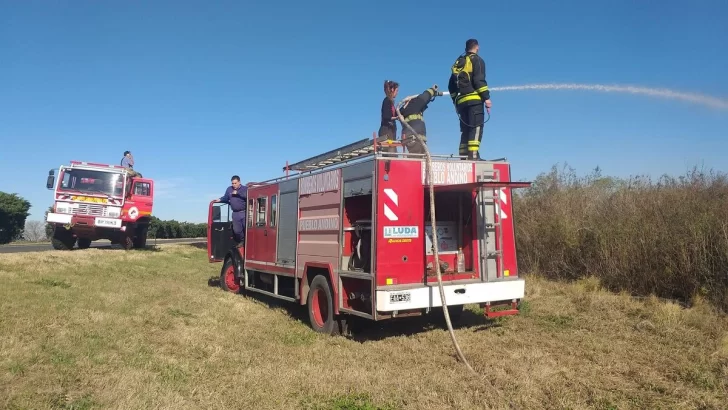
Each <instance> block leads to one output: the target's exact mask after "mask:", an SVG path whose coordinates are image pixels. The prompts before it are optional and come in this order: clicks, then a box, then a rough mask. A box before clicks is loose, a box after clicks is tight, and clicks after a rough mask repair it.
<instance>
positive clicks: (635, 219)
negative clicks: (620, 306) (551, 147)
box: [513, 166, 728, 311]
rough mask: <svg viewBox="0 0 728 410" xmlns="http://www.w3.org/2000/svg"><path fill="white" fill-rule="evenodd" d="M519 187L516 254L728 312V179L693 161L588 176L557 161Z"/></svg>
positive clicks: (560, 275)
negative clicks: (660, 169) (670, 171)
mask: <svg viewBox="0 0 728 410" xmlns="http://www.w3.org/2000/svg"><path fill="white" fill-rule="evenodd" d="M517 191H521V192H520V193H519V192H514V200H513V203H514V207H515V210H514V212H515V213H516V218H517V224H516V238H517V246H518V252H519V255H518V260H519V264H520V267H521V269H522V270H523V271H524V272H527V273H538V274H541V275H544V276H546V277H549V278H553V279H566V280H572V279H577V278H581V277H586V276H594V277H597V278H599V279H600V281H601V283H602V285H603V286H605V287H607V288H609V289H612V290H617V291H622V290H625V291H628V292H630V293H632V294H633V295H649V294H655V295H657V296H660V297H664V298H670V299H676V300H680V301H683V302H686V303H690V302H691V301H692V300H693V299H694V298H695V297H696V296H703V297H706V298H707V299H709V300H710V301H711V302H713V303H714V304H715V305H716V306H718V307H720V308H721V309H722V310H724V311H727V310H728V178H727V177H726V175H725V174H722V173H716V172H713V171H710V172H703V171H700V170H698V169H693V170H691V171H689V172H687V173H686V174H685V175H683V176H680V177H677V178H675V177H670V176H667V175H664V176H662V177H660V178H659V179H658V180H657V181H656V182H654V181H652V180H651V179H650V178H649V177H645V176H637V177H631V178H628V179H620V178H613V177H604V176H602V175H601V172H600V170H599V169H598V168H597V169H596V170H594V172H592V173H591V174H589V175H587V176H585V177H577V175H576V174H575V172H574V170H573V169H572V168H569V167H568V166H564V167H563V168H562V169H561V170H559V168H558V167H557V166H554V167H553V168H552V169H551V171H550V172H548V173H543V174H541V175H539V176H538V177H537V178H536V179H535V181H534V183H533V186H532V187H531V188H528V189H524V190H517Z"/></svg>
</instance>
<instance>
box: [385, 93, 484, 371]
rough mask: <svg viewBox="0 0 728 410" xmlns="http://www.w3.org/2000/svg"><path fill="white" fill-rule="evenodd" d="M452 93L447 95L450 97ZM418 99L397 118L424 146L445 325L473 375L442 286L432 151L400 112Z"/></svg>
mask: <svg viewBox="0 0 728 410" xmlns="http://www.w3.org/2000/svg"><path fill="white" fill-rule="evenodd" d="M434 88H435V91H436V92H437V86H435V87H434ZM445 94H446V93H439V92H438V95H445ZM449 94H450V93H447V95H449ZM415 97H417V96H416V95H413V96H409V97H406V98H404V99H403V100H402V101H401V102H400V103H399V104H398V105H397V107H396V110H397V118H398V119H399V121H400V122H401V123H402V126H403V127H407V129H408V130H410V132H412V134H413V135H414V136H415V138H417V139H419V142H420V144H422V147H423V149H424V151H425V161H426V163H427V175H428V185H429V188H430V220H431V223H432V245H433V253H434V257H435V261H434V267H435V272H436V273H437V284H438V287H439V288H440V300H441V301H442V311H443V313H444V315H445V323H446V324H447V329H448V331H449V332H450V339H451V340H452V344H453V346H454V347H455V352H456V353H457V356H458V358H459V359H460V361H462V362H463V363H465V366H466V367H467V368H468V370H470V371H471V372H472V373H473V374H477V373H475V370H473V368H472V367H471V366H470V363H468V361H467V359H465V355H463V351H462V350H461V349H460V345H459V344H458V341H457V339H456V338H455V331H453V328H452V322H451V321H450V313H449V312H448V310H447V303H446V302H445V289H444V288H443V286H442V275H441V274H440V255H439V252H438V245H437V244H438V240H437V224H436V222H435V221H436V220H437V218H436V217H435V186H434V182H433V175H432V157H431V156H430V150H429V149H428V148H427V144H426V143H425V140H424V138H422V136H421V135H420V134H419V133H417V132H416V131H415V130H414V129H412V127H410V125H409V124H408V123H407V122H406V121H405V120H404V117H403V116H402V113H401V112H400V111H399V110H400V108H402V107H404V106H405V105H407V103H408V102H409V101H410V100H411V99H412V98H415Z"/></svg>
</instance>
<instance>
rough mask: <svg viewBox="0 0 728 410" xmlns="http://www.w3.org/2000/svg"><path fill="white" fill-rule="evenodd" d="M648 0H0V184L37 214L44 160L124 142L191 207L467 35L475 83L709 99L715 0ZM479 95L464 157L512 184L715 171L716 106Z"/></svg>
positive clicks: (114, 157)
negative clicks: (482, 75)
mask: <svg viewBox="0 0 728 410" xmlns="http://www.w3.org/2000/svg"><path fill="white" fill-rule="evenodd" d="M146 3H154V4H146ZM649 3H650V4H648V2H634V1H610V2H584V1H566V0H561V1H555V2H541V1H530V2H490V1H489V2H481V1H475V2H471V3H470V5H469V6H467V10H469V11H468V14H466V15H457V14H453V13H456V12H458V11H459V10H463V8H461V7H460V6H458V7H454V6H452V5H450V6H449V5H448V4H454V3H452V2H444V1H440V2H423V1H418V2H414V1H388V2H384V1H381V2H378V1H367V2H343V1H318V2H316V1H312V2H301V1H276V2H255V3H254V2H243V1H227V2H202V1H197V2H191V1H155V2H139V1H137V2H99V1H72V2H70V1H66V2H62V1H32V2H31V1H0V141H1V143H0V191H5V192H15V193H18V194H20V195H21V196H23V197H25V198H27V199H28V200H30V201H31V203H32V205H33V207H32V209H31V217H30V219H42V218H43V212H44V210H45V209H46V208H47V207H48V205H50V204H51V201H52V195H51V193H50V191H48V190H46V189H45V177H46V175H47V172H48V170H49V169H51V168H57V167H58V166H59V165H61V164H65V163H68V161H69V160H71V159H78V160H87V161H98V162H108V163H118V161H119V160H120V158H121V155H122V153H123V151H124V150H127V149H128V150H131V151H132V152H133V153H134V156H135V160H136V168H137V169H138V170H139V171H140V172H142V173H143V174H144V175H145V176H149V177H152V178H154V179H155V180H156V181H157V189H158V191H157V192H158V196H157V201H156V202H155V214H156V215H157V216H158V217H160V218H163V219H172V218H174V219H177V220H188V221H196V222H199V221H204V220H205V218H206V212H207V203H208V202H209V201H210V200H211V199H214V198H215V197H219V196H220V195H222V194H223V192H224V190H225V188H226V186H227V185H228V184H229V181H230V176H231V175H233V174H239V175H240V176H241V177H242V179H243V180H244V182H245V181H249V180H262V179H267V178H271V177H276V176H279V175H280V170H281V167H283V165H284V164H285V161H286V160H289V161H291V162H294V161H297V160H301V159H303V158H305V157H308V156H311V155H315V154H318V153H320V152H323V151H326V150H329V149H333V148H335V147H337V146H340V145H344V144H346V143H349V142H353V141H355V140H358V139H360V138H365V137H371V135H372V132H373V131H376V130H377V129H378V123H379V110H380V104H381V100H382V98H383V91H382V82H383V81H384V80H385V79H394V80H396V81H398V82H399V83H400V84H401V88H400V97H404V96H406V95H410V94H414V93H419V92H421V91H423V90H424V89H425V88H427V87H428V86H430V85H432V84H433V83H437V84H439V85H440V86H441V87H443V88H445V87H446V86H447V80H448V75H449V68H450V65H451V63H452V62H453V61H454V59H455V58H456V57H457V56H458V55H459V54H460V53H461V52H462V49H463V46H464V42H465V40H466V39H468V38H470V37H475V38H477V39H478V40H479V41H480V44H481V55H482V56H483V58H484V59H485V61H486V64H487V79H488V82H489V84H490V85H491V86H507V85H518V84H528V83H544V82H549V83H551V82H554V83H556V82H569V83H602V84H624V85H640V86H649V87H658V88H674V89H676V90H679V91H693V92H700V93H706V94H710V95H713V96H716V97H719V98H724V99H726V98H728V80H727V79H726V78H727V77H726V73H728V41H726V40H727V39H728V25H726V24H725V22H726V21H728V3H726V2H725V1H717V0H716V1H695V2H693V3H692V4H690V3H687V2H684V1H680V2H678V1H674V0H671V1H662V2H649ZM430 4H436V5H430ZM457 4H458V5H460V4H464V3H457ZM464 21H471V22H472V23H471V24H469V25H467V26H464V25H458V23H461V22H464ZM492 101H493V109H492V111H491V114H492V117H491V120H490V122H488V124H487V125H486V128H485V134H484V138H483V139H484V142H483V150H482V154H481V155H483V156H484V157H486V158H497V157H503V156H505V157H508V158H509V160H511V161H512V168H513V171H514V174H515V175H514V177H515V178H516V179H524V178H525V179H531V178H533V177H535V176H536V175H537V174H538V173H539V172H542V171H547V170H548V169H549V168H550V167H551V166H552V165H553V164H555V163H559V162H561V163H562V162H568V163H569V164H570V165H572V166H574V167H576V169H577V171H578V172H580V173H587V172H589V171H590V170H591V169H593V168H594V167H595V166H600V167H601V168H602V169H603V171H604V173H606V174H611V175H617V176H628V175H630V174H638V173H649V174H651V175H653V176H657V175H659V174H662V173H671V174H680V173H683V172H685V171H686V170H687V169H688V168H690V167H692V166H693V165H703V166H706V167H712V168H717V169H720V170H723V171H727V170H728V169H727V168H728V166H727V165H728V138H727V137H728V135H727V134H728V132H727V131H728V111H725V110H724V111H720V110H718V109H712V108H708V107H704V106H700V105H696V104H690V103H685V102H679V101H670V100H662V99H657V98H651V97H643V96H635V95H626V94H624V95H620V94H604V93H589V92H584V91H576V92H572V91H557V92H554V91H528V92H493V95H492ZM426 119H427V126H428V140H429V142H430V146H431V149H432V151H433V152H438V153H448V154H449V153H455V152H457V145H458V138H459V137H458V120H457V117H456V116H455V115H454V113H453V110H452V105H451V103H450V101H449V100H448V99H447V97H445V98H444V99H440V100H436V101H435V102H434V103H433V104H431V105H430V109H429V110H428V111H427V116H426ZM400 129H401V127H400Z"/></svg>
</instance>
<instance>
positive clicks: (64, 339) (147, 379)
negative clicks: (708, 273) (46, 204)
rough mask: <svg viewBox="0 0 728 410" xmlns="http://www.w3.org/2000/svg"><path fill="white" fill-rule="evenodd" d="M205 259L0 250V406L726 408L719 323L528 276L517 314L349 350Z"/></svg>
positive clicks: (393, 333)
mask: <svg viewBox="0 0 728 410" xmlns="http://www.w3.org/2000/svg"><path fill="white" fill-rule="evenodd" d="M206 259H207V258H206V254H205V251H204V250H200V249H196V248H195V247H192V246H187V245H162V246H160V251H158V252H137V251H131V252H125V251H122V250H115V249H88V250H84V251H73V252H57V251H48V252H38V253H19V254H0V408H9V409H25V408H64V409H92V408H113V409H127V408H145V409H146V408H161V409H183V408H205V409H225V408H250V409H278V408H301V409H400V408H402V409H451V408H462V409H479V408H509V407H512V408H533V409H541V408H594V409H611V408H618V409H625V408H671V409H672V408H686V409H690V408H702V409H720V408H724V406H725V403H726V402H728V396H727V391H728V319H726V317H725V316H722V315H720V314H718V313H716V312H715V311H714V310H713V308H712V307H711V305H710V304H709V303H707V302H705V301H703V300H701V299H696V300H695V301H694V302H693V306H692V307H691V308H689V309H684V308H682V307H680V306H679V305H677V304H672V303H665V302H663V301H660V300H658V299H656V298H652V297H648V298H644V299H634V298H631V297H630V296H628V295H626V294H613V293H609V292H607V291H605V290H603V289H602V288H601V286H600V285H599V283H600V282H599V281H598V280H596V279H594V278H586V279H582V280H578V281H576V282H574V283H569V284H564V283H558V282H552V281H548V280H546V279H542V278H538V277H534V278H531V279H528V281H527V285H526V289H527V290H526V291H527V300H526V302H525V303H524V304H523V305H522V306H521V315H519V316H517V317H509V318H502V319H498V320H495V321H486V320H484V319H483V318H482V310H479V309H477V308H475V307H473V308H471V309H470V310H467V311H466V312H465V314H464V315H463V326H461V327H459V328H457V329H456V335H457V338H458V341H459V342H460V345H461V347H462V349H463V352H464V354H465V355H466V357H467V358H468V360H469V361H470V363H471V365H473V367H474V368H475V369H476V371H477V372H478V374H479V376H472V375H470V374H468V372H467V370H466V369H465V368H464V366H463V365H462V364H460V363H458V362H457V360H456V359H455V355H454V350H453V347H452V344H451V342H450V338H449V335H448V332H447V330H446V329H444V328H442V327H436V326H434V325H432V324H430V322H428V321H424V320H404V321H401V322H396V323H391V324H389V325H386V324H382V325H381V326H373V327H371V328H369V329H367V330H365V331H362V332H361V333H359V334H357V335H356V336H355V337H354V338H342V337H327V336H321V335H318V334H315V333H314V332H312V331H311V330H310V329H309V327H308V325H307V323H305V322H302V321H301V320H299V318H301V317H303V318H305V315H304V314H302V312H301V311H300V309H295V307H294V306H293V305H290V304H286V303H285V302H282V304H281V305H280V306H283V307H280V306H276V305H274V306H273V307H270V306H269V304H268V301H269V300H268V299H265V298H262V297H261V298H256V297H244V296H239V295H233V294H230V293H225V292H223V291H222V290H220V289H219V288H215V287H210V286H208V279H209V278H210V277H211V276H216V275H217V274H218V272H219V269H220V264H209V263H208V262H207V260H206Z"/></svg>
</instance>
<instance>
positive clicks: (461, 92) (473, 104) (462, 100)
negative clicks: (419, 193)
mask: <svg viewBox="0 0 728 410" xmlns="http://www.w3.org/2000/svg"><path fill="white" fill-rule="evenodd" d="M478 50H479V45H478V40H476V39H472V38H471V39H469V40H468V41H466V42H465V53H463V54H462V55H460V57H458V59H457V60H455V63H454V64H453V65H452V73H451V75H450V82H449V83H448V91H449V92H450V97H451V98H452V101H453V104H455V109H456V111H457V114H458V118H459V119H460V149H459V154H460V155H467V156H468V158H469V159H480V153H479V150H480V140H481V139H482V138H483V124H484V119H485V112H484V110H483V104H485V106H486V107H487V108H488V109H490V107H491V102H490V92H489V91H488V83H487V82H486V81H485V61H483V59H482V58H481V57H480V56H479V55H478Z"/></svg>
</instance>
